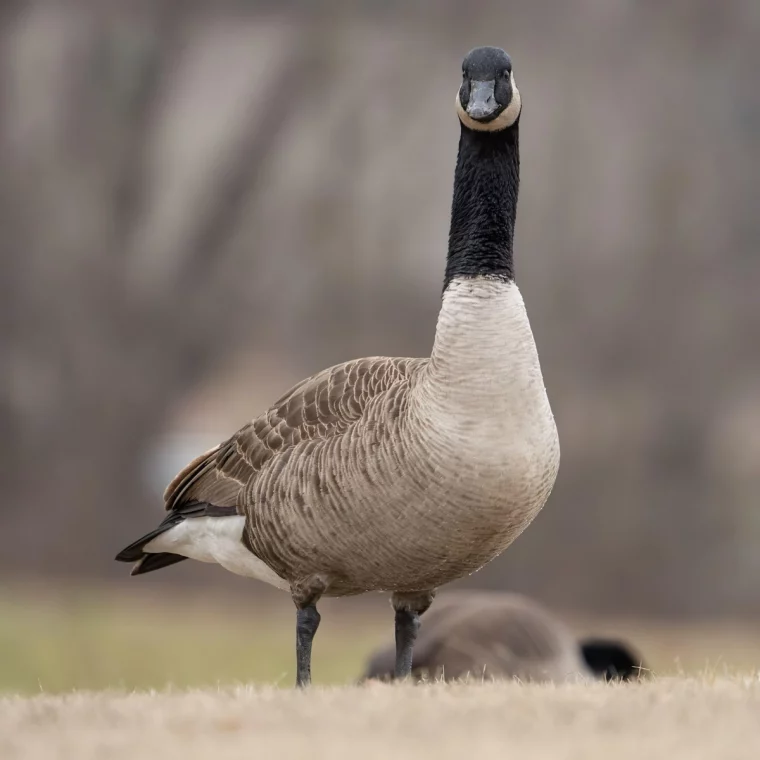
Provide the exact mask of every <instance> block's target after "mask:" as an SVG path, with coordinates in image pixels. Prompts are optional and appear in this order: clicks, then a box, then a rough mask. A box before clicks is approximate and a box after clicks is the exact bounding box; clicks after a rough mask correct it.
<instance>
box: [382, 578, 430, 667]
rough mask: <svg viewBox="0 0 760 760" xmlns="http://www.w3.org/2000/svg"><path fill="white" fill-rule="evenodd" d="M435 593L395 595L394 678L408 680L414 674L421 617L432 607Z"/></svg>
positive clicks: (393, 597)
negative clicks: (413, 662) (413, 660)
mask: <svg viewBox="0 0 760 760" xmlns="http://www.w3.org/2000/svg"><path fill="white" fill-rule="evenodd" d="M434 596H435V591H424V592H420V593H414V594H400V593H394V594H393V596H392V597H391V604H392V606H393V609H394V610H395V611H396V667H395V670H394V678H396V679H400V678H407V677H408V676H410V675H411V673H412V655H413V652H414V642H415V641H416V640H417V633H418V631H419V630H420V615H422V613H423V612H425V611H426V610H427V608H428V607H430V605H431V603H432V601H433V597H434Z"/></svg>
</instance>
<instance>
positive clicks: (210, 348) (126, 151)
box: [0, 0, 760, 691]
mask: <svg viewBox="0 0 760 760" xmlns="http://www.w3.org/2000/svg"><path fill="white" fill-rule="evenodd" d="M482 44H493V45H499V46H502V47H505V48H506V49H507V50H508V51H509V52H510V53H511V55H512V57H513V59H514V62H515V72H516V78H517V80H518V82H519V86H520V90H521V93H522V96H523V103H524V110H523V117H522V122H521V125H522V130H521V148H522V187H521V196H520V208H519V214H518V226H517V240H516V266H517V276H518V280H519V282H520V285H521V288H522V290H523V293H524V295H525V298H526V302H527V304H528V309H529V312H530V316H531V321H532V325H533V330H534V333H535V336H536V340H537V342H538V345H539V350H540V354H541V359H542V366H543V370H544V376H545V380H546V384H547V387H548V391H549V394H550V397H551V400H552V404H553V407H554V411H555V415H556V418H557V423H558V426H559V430H560V436H561V440H562V466H561V470H560V476H559V480H558V482H557V486H556V488H555V491H554V493H553V495H552V497H551V499H550V501H549V503H548V504H547V506H546V508H545V509H544V511H543V512H542V514H541V515H540V516H539V517H538V519H537V520H536V521H535V523H534V524H533V525H532V526H531V527H530V529H529V530H528V531H527V532H526V533H525V534H524V535H523V536H522V537H521V538H520V539H519V540H518V541H517V542H516V543H515V544H514V546H513V547H512V548H510V550H509V551H508V552H507V553H506V554H505V555H504V556H503V557H502V558H500V559H499V560H498V561H496V562H494V563H493V564H492V565H490V566H488V567H487V568H485V569H484V570H483V571H482V572H480V573H479V574H477V575H476V576H473V577H471V578H469V579H467V581H466V583H463V584H461V585H464V586H472V587H487V588H494V589H495V588H501V589H508V590H513V591H521V592H525V593H528V594H530V595H532V596H534V597H535V598H537V599H539V600H542V601H543V602H545V603H547V604H548V605H550V606H551V607H552V608H554V609H555V610H557V611H558V612H560V613H561V614H563V615H564V616H565V617H566V618H567V619H568V620H570V621H572V622H573V624H574V625H575V626H576V628H577V629H578V630H579V631H580V630H583V631H587V630H589V631H591V630H593V631H595V632H602V631H604V632H613V633H617V634H622V635H626V636H628V637H630V638H631V639H632V640H633V641H634V642H635V643H636V644H637V645H639V646H640V648H641V649H642V650H643V651H644V654H645V655H649V659H650V660H651V661H653V662H654V664H655V666H656V668H657V669H658V670H659V672H666V671H668V670H671V671H672V670H673V669H674V668H679V667H683V668H687V669H689V668H699V667H704V665H705V664H706V663H709V664H711V666H712V665H714V664H716V663H717V664H721V663H723V664H724V665H726V666H737V667H739V666H741V667H743V666H747V665H750V666H757V665H758V664H759V663H760V584H759V583H758V579H760V511H759V510H758V503H757V502H758V498H757V494H758V486H759V485H760V392H758V374H759V372H760V351H759V350H758V343H757V341H758V335H759V334H760V301H759V300H758V292H759V291H760V256H758V244H759V243H760V214H758V199H759V198H760V87H758V82H757V73H758V71H760V4H758V3H757V2H756V1H755V0H723V2H721V3H717V2H714V0H671V1H670V2H668V3H661V2H655V0H636V1H634V0H568V1H567V2H564V3H556V2H553V1H551V0H509V1H506V0H494V1H493V2H485V1H481V0H468V2H460V1H455V0H435V2H433V0H405V2H393V1H392V0H388V1H387V2H376V1H374V0H354V2H352V3H344V2H334V3H329V2H297V1H295V0H294V1H292V2H291V1H290V0H280V2H277V3H273V2H253V1H252V2H232V1H231V0H229V1H225V0H214V1H213V2H212V0H207V1H205V2H204V1H202V0H195V1H194V2H182V3H180V2H165V1H160V0H159V1H156V2H151V3H135V2H131V1H130V2H128V1H127V0H109V1H108V2H101V3H95V2H85V1H84V0H81V1H79V2H75V1H74V0H56V2H52V1H51V2H44V1H43V0H16V1H15V2H12V1H11V0H6V2H5V3H3V5H2V7H1V8H0V231H1V233H0V267H1V272H2V274H1V276H0V345H1V347H2V351H1V353H0V362H2V373H1V374H0V429H1V430H2V436H0V486H1V487H2V494H3V498H2V503H1V504H0V536H1V538H0V574H1V575H0V577H1V578H2V588H1V590H0V689H20V690H27V691H28V690H32V691H34V690H37V689H40V688H41V689H47V690H57V689H66V688H71V687H78V688H86V687H104V686H127V687H132V686H156V687H160V686H162V685H163V684H165V683H167V682H173V683H175V684H179V685H185V684H208V683H216V682H229V681H230V680H242V681H246V680H269V681H272V680H275V681H279V680H282V681H283V682H284V683H285V684H286V685H290V681H291V678H292V668H293V656H292V651H291V650H292V648H293V646H292V638H293V635H294V632H293V617H294V616H293V608H292V603H291V601H290V599H289V598H288V597H287V595H285V594H278V593H277V592H274V591H270V590H269V589H268V588H265V587H263V586H262V585H260V584H256V583H254V582H246V581H245V580H242V579H239V578H235V577H232V576H230V575H229V574H228V573H226V572H225V571H223V570H222V569H221V568H217V567H211V566H193V563H190V562H187V563H183V564H181V565H178V566H177V567H172V568H170V569H169V570H166V571H163V572H161V573H156V574H154V575H149V576H146V577H141V578H137V579H131V580H130V579H129V578H128V577H127V573H128V568H127V567H125V566H123V565H117V564H116V563H115V562H113V556H114V555H115V553H116V552H117V551H118V550H119V549H121V548H122V547H123V546H124V545H125V544H126V543H128V542H129V541H131V540H133V539H134V538H136V537H137V536H139V535H141V534H142V533H143V532H145V531H146V530H147V529H149V528H152V527H153V525H154V524H155V523H156V521H157V518H158V517H159V516H160V513H161V510H162V503H161V493H162V491H163V487H164V485H165V484H166V483H167V482H168V480H169V479H170V478H171V477H172V476H173V474H174V473H175V471H176V470H177V469H179V468H180V467H181V466H182V465H184V464H185V462H186V461H187V460H189V459H190V458H192V457H193V456H195V455H196V454H197V453H200V452H201V451H203V450H205V449H206V448H208V447H210V446H212V445H215V444H216V443H217V442H219V441H220V440H222V439H224V438H226V437H227V436H228V435H229V434H231V433H232V432H233V431H234V430H236V429H237V428H238V427H239V426H240V425H241V424H243V423H244V422H245V421H247V420H248V419H249V418H251V417H252V416H254V415H256V414H258V413H259V412H261V411H263V409H264V408H266V406H267V405H268V404H269V403H271V402H272V401H273V400H274V399H275V398H276V397H277V396H279V395H280V394H281V393H282V392H283V391H284V390H285V389H287V388H288V387H289V386H290V385H291V384H293V383H294V382H296V381H297V380H299V379H301V378H302V377H304V376H306V375H307V374H310V373H312V372H315V371H317V370H319V369H321V368H323V367H325V366H328V365H330V364H333V363H336V362H339V361H343V360H346V359H350V358H353V357H355V356H363V355H376V354H390V355H426V354H428V352H429V350H430V346H431V341H432V337H433V332H434V327H435V319H436V314H437V311H438V308H439V299H440V290H441V283H442V277H443V265H444V258H445V252H446V242H447V234H448V223H449V206H450V197H451V186H452V178H453V169H454V162H455V158H456V148H457V140H458V131H459V126H458V121H457V118H456V115H455V112H454V107H453V101H454V94H455V92H456V88H457V87H458V85H459V78H460V64H461V59H462V58H463V56H464V55H465V54H466V52H467V51H468V50H469V49H470V48H471V47H474V46H476V45H482ZM322 610H323V620H324V624H323V626H322V628H321V629H320V633H319V636H318V637H317V640H316V642H315V661H314V662H315V664H314V672H315V680H316V681H317V682H322V683H326V682H330V681H333V682H336V681H345V680H346V679H349V678H352V677H353V676H355V675H357V674H358V671H359V669H360V663H361V661H362V658H363V657H364V655H365V654H366V653H367V652H368V651H369V650H370V649H371V648H372V647H373V646H374V645H375V644H376V643H377V642H379V641H385V640H387V639H389V638H390V637H391V636H392V623H391V613H390V609H389V607H388V604H387V600H386V599H385V598H384V597H381V596H380V595H372V596H367V597H362V598H355V599H349V600H337V601H329V600H328V601H326V602H325V603H324V604H323V605H322ZM199 652H202V656H201V657H199V656H198V655H199Z"/></svg>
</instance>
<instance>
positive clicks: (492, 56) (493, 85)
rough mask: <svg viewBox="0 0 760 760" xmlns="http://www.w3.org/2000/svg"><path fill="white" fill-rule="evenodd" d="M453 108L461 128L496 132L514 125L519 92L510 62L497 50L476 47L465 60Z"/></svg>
mask: <svg viewBox="0 0 760 760" xmlns="http://www.w3.org/2000/svg"><path fill="white" fill-rule="evenodd" d="M456 106H457V114H458V115H459V120H460V121H461V122H462V124H463V125H464V126H465V127H467V128H468V129H471V130H474V131H477V132H497V131H500V130H503V129H507V128H508V127H511V126H513V125H514V124H516V123H517V120H518V118H519V117H520V110H521V108H522V103H521V100H520V91H519V90H518V89H517V85H516V84H515V75H514V72H513V71H512V59H511V58H510V57H509V56H508V55H507V54H506V53H505V52H504V51H503V50H502V49H501V48H497V47H478V48H475V49H474V50H471V51H470V52H469V53H468V54H467V55H466V56H465V59H464V61H463V62H462V84H461V85H460V87H459V92H457V98H456Z"/></svg>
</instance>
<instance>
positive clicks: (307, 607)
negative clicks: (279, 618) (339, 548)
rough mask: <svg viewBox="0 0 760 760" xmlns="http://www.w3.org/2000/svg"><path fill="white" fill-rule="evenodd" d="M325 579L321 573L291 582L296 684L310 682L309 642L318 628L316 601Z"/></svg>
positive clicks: (324, 586) (298, 685) (322, 589)
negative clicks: (294, 617) (294, 624)
mask: <svg viewBox="0 0 760 760" xmlns="http://www.w3.org/2000/svg"><path fill="white" fill-rule="evenodd" d="M327 586H328V584H327V581H326V579H325V578H323V577H322V576H321V575H313V576H310V577H309V578H306V579H304V580H301V581H299V582H297V583H293V584H291V586H290V595H291V597H292V598H293V603H294V604H295V605H296V610H298V611H297V612H296V686H297V687H304V686H308V685H309V684H310V683H311V643H312V641H314V634H315V633H316V632H317V628H319V621H320V620H321V617H320V615H319V612H317V602H318V601H319V599H320V597H321V596H322V594H323V593H324V592H325V590H326V589H327Z"/></svg>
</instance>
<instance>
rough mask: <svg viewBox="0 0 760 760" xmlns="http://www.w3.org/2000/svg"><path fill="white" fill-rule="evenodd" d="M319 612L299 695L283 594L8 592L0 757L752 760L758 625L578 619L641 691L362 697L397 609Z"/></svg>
mask: <svg viewBox="0 0 760 760" xmlns="http://www.w3.org/2000/svg"><path fill="white" fill-rule="evenodd" d="M320 607H321V610H322V626H321V627H320V630H319V633H318V635H317V639H316V641H315V648H314V680H315V688H313V689H312V690H310V691H309V692H307V693H299V692H295V691H294V690H292V689H291V688H290V686H291V684H292V682H293V659H294V653H293V638H294V631H293V627H294V614H293V607H292V604H291V603H290V601H289V600H288V599H287V597H285V596H284V595H276V594H271V595H267V594H263V595H255V594H254V595H251V596H242V597H234V598H227V599H225V598H224V597H220V596H219V594H218V593H217V592H210V591H209V592H201V593H199V594H196V595H195V596H193V597H188V596H178V595H177V593H176V592H174V591H172V592H171V593H170V594H167V593H166V589H163V590H162V591H159V590H158V589H157V588H156V589H151V588H150V587H146V586H142V587H141V588H139V589H136V590H134V591H133V590H131V589H130V590H128V591H127V590H125V589H124V587H114V588H109V589H99V590H83V589H71V588H51V587H49V586H46V587H44V588H40V587H25V588H16V589H13V590H8V589H6V590H5V591H3V592H1V593H0V760H57V759H58V758H61V760H63V758H66V760H68V759H69V758H77V760H90V759H93V760H95V758H97V759H98V760H99V759H100V758H109V760H119V758H135V757H143V756H147V757H151V758H153V757H161V758H165V759H166V760H171V759H172V758H181V759H182V760H193V759H194V758H204V760H205V758H212V759H213V760H225V759H226V758H239V757H251V758H265V759H266V760H269V759H270V758H273V759H275V760H287V758H299V759H300V758H304V757H309V758H310V759H311V760H316V759H318V758H322V757H324V758H328V757H329V758H330V760H342V758H355V757H356V756H357V755H358V756H359V757H360V758H361V760H373V759H374V758H383V759H385V758H393V760H404V758H412V757H414V758H426V757H435V758H436V760H446V759H447V758H463V757H472V758H475V757H477V758H481V757H482V758H491V757H494V758H496V757H503V756H508V757H512V756H518V755H517V753H518V752H522V753H523V754H522V755H519V756H520V757H526V758H529V759H530V760H543V758H557V759H559V760H564V759H565V758H568V759H571V758H572V759H575V758H577V759H578V760H596V758H600V759H601V758H605V760H607V759H608V758H614V760H626V759H627V758H636V760H650V759H651V758H654V759H657V758H668V760H680V759H681V758H684V760H685V759H686V758H688V759H689V760H700V759H701V758H716V760H717V759H718V758H720V760H742V759H743V758H753V759H755V758H758V757H760V679H759V678H758V676H757V675H756V669H757V667H758V665H759V664H760V629H758V627H757V626H756V625H754V626H753V625H747V624H738V623H735V624H729V623H722V624H717V623H713V624H709V625H707V624H702V625H693V624H692V625H686V624H679V625H675V624H672V623H663V622H653V621H649V622H647V621H642V620H627V621H626V620H581V619H576V620H572V621H570V622H571V623H572V625H573V627H574V628H575V630H576V631H577V632H578V633H579V634H583V633H598V634H607V635H621V636H624V637H625V638H628V639H630V640H631V641H632V642H633V643H634V644H635V645H636V646H637V647H638V648H639V649H640V650H641V651H642V652H643V654H644V656H645V658H646V660H647V664H648V665H649V666H650V667H651V669H652V671H653V672H654V677H653V679H652V680H651V681H650V682H648V683H642V684H630V685H625V686H619V685H605V684H587V685H573V686H557V687H552V686H536V685H521V684H515V683H502V684H493V683H480V684H478V683H471V684H460V685H453V686H444V685H442V684H431V685H425V686H419V687H409V686H405V685H404V686H386V685H379V684H374V685H368V686H361V687H356V686H351V685H350V684H351V682H352V681H354V679H355V678H356V677H357V676H358V674H359V673H360V672H361V668H362V664H363V662H364V658H365V657H366V655H367V654H368V653H369V652H370V651H371V650H372V649H373V648H374V647H375V646H376V645H377V644H378V643H380V642H385V641H387V640H388V639H389V638H390V637H391V636H392V614H391V611H390V608H389V606H388V604H387V600H385V599H384V598H382V597H380V596H374V597H372V596H370V597H364V598H360V599H350V600H325V601H324V602H323V603H322V604H321V605H320ZM742 673H744V674H746V675H740V674H742ZM3 695H4V696H3ZM510 753H511V754H510Z"/></svg>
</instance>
